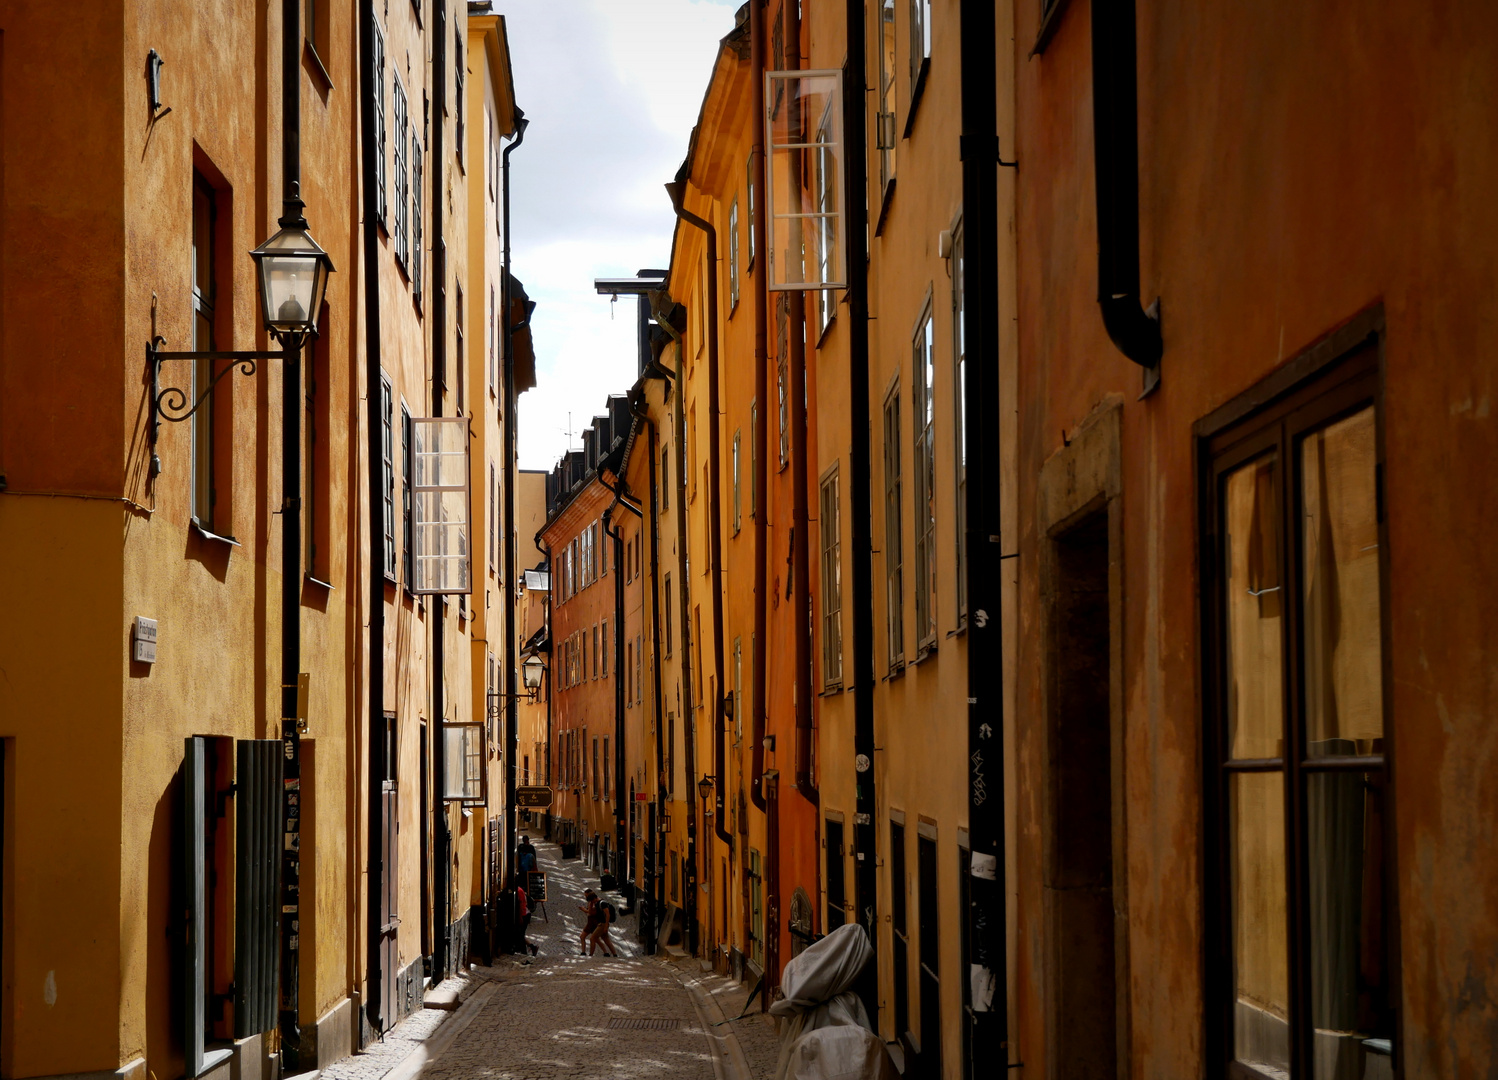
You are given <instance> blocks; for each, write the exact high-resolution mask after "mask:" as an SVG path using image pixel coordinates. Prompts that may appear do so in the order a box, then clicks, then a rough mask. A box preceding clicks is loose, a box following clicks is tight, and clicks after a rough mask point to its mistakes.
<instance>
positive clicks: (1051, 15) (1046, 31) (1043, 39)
mask: <svg viewBox="0 0 1498 1080" xmlns="http://www.w3.org/2000/svg"><path fill="white" fill-rule="evenodd" d="M1066 4H1067V0H1054V3H1052V4H1051V10H1049V11H1047V12H1046V13H1045V17H1044V18H1043V19H1041V20H1040V32H1039V33H1037V34H1036V35H1035V44H1034V46H1033V47H1032V48H1031V49H1030V55H1031V56H1039V55H1040V54H1041V53H1043V52H1045V47H1046V46H1047V45H1049V44H1050V42H1051V38H1052V37H1054V36H1055V33H1056V28H1057V27H1058V26H1060V25H1061V13H1062V12H1063V11H1065V10H1066Z"/></svg>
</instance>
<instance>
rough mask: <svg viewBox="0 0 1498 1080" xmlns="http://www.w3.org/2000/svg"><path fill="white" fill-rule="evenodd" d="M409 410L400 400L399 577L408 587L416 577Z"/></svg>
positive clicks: (413, 469) (412, 466) (413, 472)
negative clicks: (412, 519) (412, 523)
mask: <svg viewBox="0 0 1498 1080" xmlns="http://www.w3.org/2000/svg"><path fill="white" fill-rule="evenodd" d="M411 437H412V431H411V412H410V410H408V409H407V408H406V403H405V402H404V401H402V402H401V540H402V543H401V577H402V579H403V580H404V581H405V583H406V588H407V589H409V588H410V587H411V585H412V583H413V582H414V581H415V579H416V573H415V569H416V566H415V562H414V560H415V557H416V542H415V534H414V533H413V532H412V531H411V477H413V476H414V475H415V474H416V470H415V468H414V465H413V461H412V458H411Z"/></svg>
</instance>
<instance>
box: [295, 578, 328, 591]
mask: <svg viewBox="0 0 1498 1080" xmlns="http://www.w3.org/2000/svg"><path fill="white" fill-rule="evenodd" d="M302 584H303V585H316V586H317V587H318V588H319V589H326V590H327V591H328V592H332V591H333V586H332V585H331V584H330V583H329V582H326V581H324V580H323V579H322V578H317V577H313V576H312V575H311V574H306V575H303V577H302Z"/></svg>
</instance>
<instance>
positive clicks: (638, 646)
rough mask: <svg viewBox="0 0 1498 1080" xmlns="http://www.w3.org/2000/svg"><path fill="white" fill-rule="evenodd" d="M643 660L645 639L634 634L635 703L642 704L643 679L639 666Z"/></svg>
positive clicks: (643, 698) (643, 697)
mask: <svg viewBox="0 0 1498 1080" xmlns="http://www.w3.org/2000/svg"><path fill="white" fill-rule="evenodd" d="M644 660H645V639H644V637H643V636H642V635H640V634H636V635H635V704H637V705H638V704H642V703H643V702H644V700H645V680H644V679H642V678H641V677H640V668H641V665H642V664H643V663H644Z"/></svg>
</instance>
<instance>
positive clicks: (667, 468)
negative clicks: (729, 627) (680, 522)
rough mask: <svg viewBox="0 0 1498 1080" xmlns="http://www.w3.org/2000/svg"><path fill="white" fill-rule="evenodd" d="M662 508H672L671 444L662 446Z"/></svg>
mask: <svg viewBox="0 0 1498 1080" xmlns="http://www.w3.org/2000/svg"><path fill="white" fill-rule="evenodd" d="M661 509H662V510H669V509H671V448H670V447H669V446H663V447H661ZM668 651H669V650H668Z"/></svg>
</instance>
